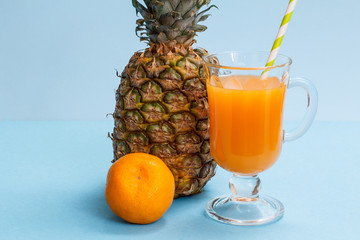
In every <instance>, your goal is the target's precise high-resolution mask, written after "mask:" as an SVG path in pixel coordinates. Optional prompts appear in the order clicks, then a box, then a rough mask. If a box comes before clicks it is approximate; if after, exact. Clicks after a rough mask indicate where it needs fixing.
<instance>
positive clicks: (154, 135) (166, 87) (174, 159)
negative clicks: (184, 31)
mask: <svg viewBox="0 0 360 240" xmlns="http://www.w3.org/2000/svg"><path fill="white" fill-rule="evenodd" d="M206 54H207V52H206V51H205V50H204V49H198V50H197V49H195V50H193V49H192V48H191V47H184V45H182V44H178V43H174V44H171V45H170V46H169V44H161V43H153V44H151V45H150V47H149V48H147V49H145V50H144V51H142V52H140V51H139V52H136V53H135V54H134V55H133V56H132V57H131V59H130V61H129V63H128V64H127V66H126V67H125V69H124V71H123V72H122V74H121V75H120V76H119V75H118V77H120V78H121V82H120V85H119V88H118V89H117V91H116V107H115V112H114V114H113V116H114V122H115V127H114V131H113V134H112V140H113V149H114V160H113V161H114V162H115V161H116V160H118V159H119V158H120V157H122V156H124V155H126V154H128V153H133V152H144V153H149V154H153V155H155V156H158V157H159V158H161V159H162V160H163V161H164V162H165V164H166V165H167V166H168V167H169V168H170V170H171V171H172V173H173V175H174V177H175V186H176V190H175V198H176V197H179V196H188V195H192V194H196V193H199V192H201V190H202V188H203V187H204V186H205V184H206V183H207V182H208V181H209V180H210V179H211V177H213V176H214V174H215V169H216V163H215V161H214V160H213V158H212V156H211V153H210V142H209V121H208V100H207V92H206V79H205V74H204V68H203V61H202V57H203V55H206Z"/></svg>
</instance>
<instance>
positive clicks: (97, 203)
mask: <svg viewBox="0 0 360 240" xmlns="http://www.w3.org/2000/svg"><path fill="white" fill-rule="evenodd" d="M80 201H81V202H82V203H83V204H82V205H81V209H82V210H83V211H85V212H86V213H87V215H90V216H92V217H93V218H92V219H88V220H87V225H86V227H87V228H89V227H90V228H91V229H92V231H97V232H103V233H108V234H120V235H131V234H132V235H148V234H151V233H154V232H157V231H160V230H161V229H162V228H163V227H164V226H165V224H166V221H165V219H160V220H158V221H156V222H155V223H152V224H148V225H138V224H131V223H128V222H126V221H124V220H123V219H121V218H120V217H118V216H116V215H115V214H114V213H113V212H112V211H111V209H110V208H109V206H108V205H107V203H106V201H105V197H104V189H103V188H96V189H93V190H92V191H91V192H88V193H85V194H84V196H83V199H81V200H80ZM89 223H90V224H89Z"/></svg>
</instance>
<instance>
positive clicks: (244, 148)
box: [207, 75, 286, 175]
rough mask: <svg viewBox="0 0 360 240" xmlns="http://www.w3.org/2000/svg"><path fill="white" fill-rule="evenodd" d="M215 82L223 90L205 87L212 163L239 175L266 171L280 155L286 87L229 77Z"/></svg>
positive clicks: (270, 80)
mask: <svg viewBox="0 0 360 240" xmlns="http://www.w3.org/2000/svg"><path fill="white" fill-rule="evenodd" d="M213 80H214V79H211V80H210V81H213ZM217 80H218V81H220V82H221V84H222V86H223V88H222V87H216V86H215V83H213V82H212V83H209V82H208V84H207V90H208V98H209V107H210V147H211V153H212V155H213V157H214V159H215V161H216V162H217V163H218V164H219V165H220V167H222V168H224V169H226V170H228V171H231V172H234V173H240V174H248V175H251V174H257V173H259V172H262V171H264V170H266V169H268V168H269V167H271V166H272V165H273V164H274V163H275V161H276V160H277V159H278V157H279V155H280V151H281V145H282V112H283V104H284V97H285V90H286V86H285V85H284V84H283V83H280V81H279V79H278V78H276V77H271V78H268V79H265V80H262V79H260V77H258V76H240V75H233V76H228V77H220V79H217Z"/></svg>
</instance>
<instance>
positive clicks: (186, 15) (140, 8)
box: [132, 0, 216, 47]
mask: <svg viewBox="0 0 360 240" xmlns="http://www.w3.org/2000/svg"><path fill="white" fill-rule="evenodd" d="M210 2H211V0H144V3H145V5H143V4H141V3H139V1H137V0H132V4H133V6H134V7H135V9H136V14H138V13H140V14H141V16H142V17H143V18H141V19H138V20H137V21H136V24H137V27H136V31H135V32H136V35H137V36H138V37H139V38H140V41H146V42H148V44H149V45H151V44H152V43H163V44H166V45H172V44H174V43H180V44H181V45H183V46H184V47H189V46H191V45H192V44H193V43H194V42H196V41H195V40H194V37H195V36H196V33H197V32H203V31H205V30H206V29H207V27H206V26H204V25H200V24H198V23H199V22H202V21H205V20H206V19H207V18H208V17H209V16H210V14H206V13H207V12H208V11H209V10H210V9H211V8H212V7H216V6H215V5H211V6H209V3H210ZM203 6H208V7H207V8H206V9H205V10H203V11H201V12H199V11H200V9H201V8H202V7H203Z"/></svg>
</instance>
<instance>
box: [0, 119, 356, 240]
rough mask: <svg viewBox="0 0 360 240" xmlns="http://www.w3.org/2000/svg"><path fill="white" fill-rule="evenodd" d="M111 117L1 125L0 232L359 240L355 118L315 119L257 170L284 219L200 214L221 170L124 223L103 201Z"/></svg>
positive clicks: (224, 180) (223, 185) (223, 187)
mask: <svg viewBox="0 0 360 240" xmlns="http://www.w3.org/2000/svg"><path fill="white" fill-rule="evenodd" d="M112 124H113V123H112V121H110V120H109V121H102V122H101V121H99V122H80V121H79V122H0V191H1V195H0V239H219V238H222V239H230V238H234V239H235V238H236V239H292V240H295V239H359V235H360V223H359V222H360V220H359V216H360V207H359V204H358V200H359V199H360V191H359V185H360V174H359V169H360V150H359V149H360V144H359V143H360V140H359V136H360V122H316V123H315V124H314V125H313V126H312V128H311V129H310V131H309V132H308V133H307V134H306V135H305V136H304V137H302V138H301V139H299V140H297V141H294V142H290V143H286V144H285V145H284V147H283V152H282V155H281V157H280V159H279V160H278V162H277V163H276V164H275V165H274V166H273V167H272V168H271V169H270V170H268V171H266V172H264V173H263V174H261V175H260V177H261V179H262V183H263V188H262V193H265V194H269V195H272V196H274V197H276V198H278V199H280V200H281V201H282V202H283V203H284V205H285V216H284V218H282V219H281V220H280V221H279V222H276V223H273V224H268V225H264V226H257V227H240V226H230V225H225V224H221V223H218V222H215V221H213V220H211V219H210V218H208V217H207V216H206V215H205V211H204V205H205V203H206V202H207V201H208V200H209V199H210V198H212V197H215V196H218V195H221V194H224V193H227V192H228V187H227V186H228V179H229V177H230V176H231V174H230V173H228V172H225V171H224V170H222V169H220V168H218V170H217V174H216V175H215V177H214V178H213V179H212V180H211V181H210V182H209V183H208V184H207V186H206V188H205V191H204V192H203V193H201V194H199V195H195V196H191V197H187V198H181V199H177V200H175V201H174V202H173V204H172V206H171V207H170V209H169V210H168V212H167V213H166V214H165V215H164V216H163V217H162V218H161V219H160V220H159V221H157V222H155V223H153V224H150V225H134V224H128V223H126V222H124V221H122V220H121V219H119V218H118V217H116V216H115V215H114V214H113V213H112V212H111V210H110V209H109V207H108V206H107V204H106V202H105V199H104V187H105V179H106V174H107V171H108V168H109V167H110V166H111V163H110V161H111V159H112V146H111V141H110V139H108V138H107V136H106V135H107V132H108V131H109V130H110V131H111V128H112Z"/></svg>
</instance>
